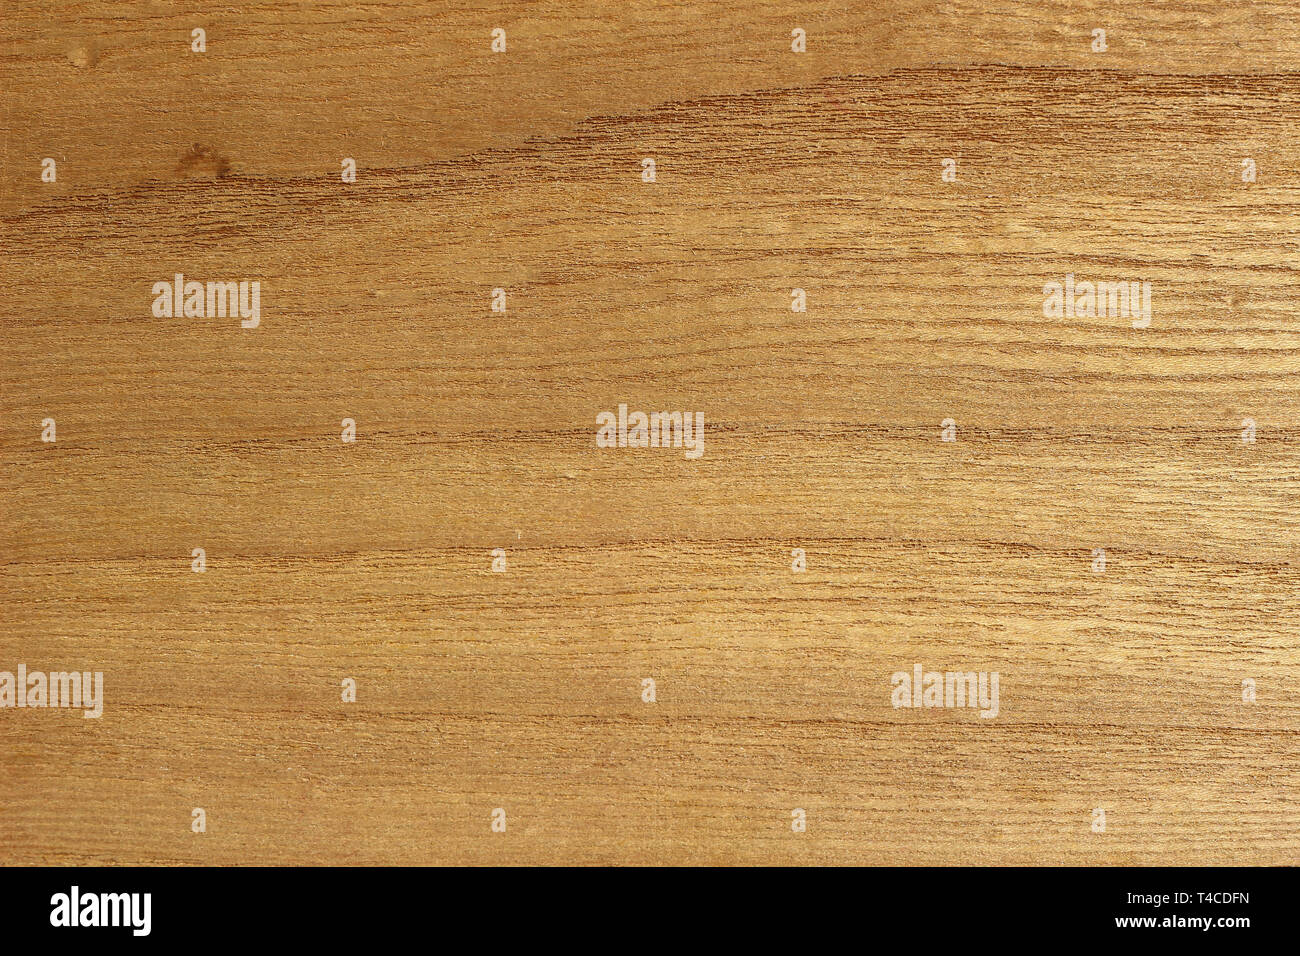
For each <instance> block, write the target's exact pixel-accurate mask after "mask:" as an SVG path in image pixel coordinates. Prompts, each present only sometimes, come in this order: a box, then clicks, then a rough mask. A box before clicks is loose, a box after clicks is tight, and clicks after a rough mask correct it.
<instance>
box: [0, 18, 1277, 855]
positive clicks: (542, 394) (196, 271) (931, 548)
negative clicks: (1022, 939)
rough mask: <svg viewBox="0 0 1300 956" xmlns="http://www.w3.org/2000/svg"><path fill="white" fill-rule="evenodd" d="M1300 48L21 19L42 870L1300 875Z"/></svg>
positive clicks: (10, 777)
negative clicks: (68, 686) (906, 693)
mask: <svg viewBox="0 0 1300 956" xmlns="http://www.w3.org/2000/svg"><path fill="white" fill-rule="evenodd" d="M199 6H201V5H199ZM1298 17H1300V3H1296V2H1277V3H1245V2H1231V3H1226V4H1223V3H1219V4H1200V3H1192V2H1188V0H1181V2H1155V3H1145V4H1141V5H1137V6H1132V7H1131V8H1130V7H1125V8H1124V9H1123V10H1120V9H1118V8H1115V7H1114V6H1113V5H1110V4H1101V3H1088V2H1082V3H1056V2H1049V3H1037V4H1032V5H1026V4H1023V3H1011V2H997V0H994V2H974V0H971V2H966V0H954V2H928V3H927V2H900V3H894V4H885V3H878V2H853V3H847V4H840V5H834V6H832V5H826V4H798V3H795V4H771V3H762V4H760V3H754V2H745V3H717V4H707V5H705V4H701V5H685V4H677V3H666V2H662V0H655V2H649V3H643V4H636V5H629V6H628V7H627V9H624V8H623V6H622V5H613V6H611V5H609V4H605V3H596V2H576V3H572V2H570V3H555V2H543V3H535V4H528V5H518V4H506V3H475V4H470V5H463V4H456V5H453V4H447V3H402V4H392V3H312V4H307V3H300V4H292V3H288V4H287V3H282V2H277V3H239V4H235V5H228V4H227V5H220V6H217V5H213V8H212V10H210V11H206V10H203V9H199V8H198V7H197V6H194V5H187V4H182V3H134V4H121V3H108V2H89V0H88V2H78V3H67V4H61V5H54V6H51V5H49V4H45V3H34V2H31V0H12V2H11V3H9V4H8V6H7V7H6V10H5V11H4V15H3V18H2V19H0V53H2V54H3V56H2V57H0V90H3V92H2V93H0V98H2V103H3V111H2V114H0V115H3V118H4V119H3V121H4V124H5V125H4V129H3V140H4V145H3V150H2V152H0V241H2V242H3V254H2V255H0V270H3V271H2V274H0V276H2V278H3V286H4V289H5V298H4V314H5V319H6V348H5V350H4V353H3V358H2V359H0V378H2V381H3V395H4V415H3V418H2V419H0V530H2V531H3V538H2V539H0V541H2V542H3V544H2V550H0V598H2V599H3V604H4V607H5V609H6V613H5V615H4V616H3V618H2V619H0V671H13V672H16V669H17V667H18V665H20V664H22V665H25V666H26V667H27V668H28V669H29V670H32V671H46V672H52V671H62V670H78V671H92V672H93V671H100V672H102V673H103V675H104V687H105V690H104V703H103V715H102V717H100V718H99V719H83V716H82V714H81V713H80V712H79V711H78V710H76V709H62V708H59V709H56V708H49V707H47V708H24V709H18V708H12V709H10V708H0V862H3V863H8V864H32V863H75V864H91V863H114V864H136V863H140V864H149V863H163V864H254V863H256V864H387V863H416V864H427V863H455V864H487V863H548V864H552V863H566V864H575V863H576V864H595V863H606V864H608V863H619V864H641V863H661V864H663V863H671V864H685V863H689V864H696V863H724V864H733V863H736V864H738V863H773V864H774V863H834V864H840V863H867V864H959V863H960V864H971V863H991V864H1013V863H1070V864H1118V863H1130V864H1205V863H1225V864H1237V863H1258V864H1284V863H1294V862H1296V859H1297V849H1298V848H1300V836H1298V835H1297V834H1298V832H1300V806H1298V805H1297V801H1296V799H1295V794H1296V792H1297V786H1298V785H1300V735H1298V731H1300V719H1298V718H1300V704H1298V703H1297V699H1296V694H1295V688H1296V687H1297V686H1298V684H1300V653H1298V652H1297V634H1298V633H1300V601H1298V600H1297V598H1298V597H1300V564H1298V563H1297V557H1296V556H1297V547H1298V544H1297V543H1298V542H1300V508H1298V507H1297V505H1300V467H1298V466H1297V462H1298V461H1300V438H1298V435H1300V432H1298V431H1297V428H1298V426H1300V377H1298V375H1300V328H1298V326H1297V322H1296V317H1295V310H1296V302H1297V293H1300V273H1298V272H1297V267H1296V256H1297V252H1298V251H1300V250H1298V248H1297V247H1298V246H1300V233H1298V232H1297V224H1298V220H1297V212H1298V211H1300V143H1298V142H1297V140H1296V136H1295V131H1296V130H1297V129H1298V128H1300V79H1298V78H1297V75H1296V74H1295V73H1294V72H1293V70H1294V66H1295V64H1296V63H1297V62H1298V59H1297V58H1298V57H1300V34H1297V33H1296V31H1295V30H1294V26H1293V25H1294V23H1295V22H1296V21H1297V18H1298ZM195 27H202V28H204V29H205V31H206V50H205V51H204V52H202V53H197V52H192V51H191V48H190V43H191V39H190V38H191V30H192V29H193V28H195ZM498 27H499V28H502V29H504V30H505V31H506V37H507V46H506V51H505V52H504V53H493V52H492V51H491V49H490V44H491V31H492V30H493V29H494V28H498ZM795 28H802V29H803V30H805V31H806V35H807V49H806V52H804V53H795V52H793V51H792V49H791V44H792V39H791V31H792V30H793V29H795ZM1098 28H1100V29H1105V30H1106V33H1107V49H1106V51H1105V52H1093V50H1092V46H1093V43H1094V40H1093V35H1092V31H1093V30H1094V29H1098ZM46 157H48V158H51V159H54V160H55V162H56V169H57V179H56V180H55V181H54V182H43V181H42V160H43V159H44V158H46ZM647 157H650V158H653V159H654V160H655V181H654V182H646V181H644V179H643V168H642V160H643V159H644V158H647ZM345 158H352V159H354V160H355V162H356V167H357V176H356V181H355V182H353V183H346V182H344V181H342V176H341V161H342V160H343V159H345ZM1247 158H1249V159H1252V160H1253V161H1254V163H1255V165H1256V169H1257V178H1256V180H1255V181H1253V182H1244V181H1243V172H1244V168H1243V165H1242V161H1243V160H1244V159H1247ZM945 159H953V160H955V164H956V165H955V170H956V181H954V182H945V181H944V179H943V177H942V173H943V162H944V160H945ZM176 273H183V274H184V275H185V276H187V277H189V278H191V279H197V280H199V281H218V280H220V281H225V280H235V281H238V280H256V281H259V282H260V289H261V300H260V308H261V314H260V318H261V321H260V325H258V327H256V328H243V327H241V323H240V321H239V318H238V316H234V317H231V316H224V317H215V316H209V315H204V316H201V317H200V316H190V317H186V316H176V315H173V316H171V317H159V316H156V315H155V314H154V312H153V308H152V306H153V302H154V293H153V291H152V290H153V287H154V284H155V283H157V282H160V281H171V280H172V277H173V275H174V274H176ZM1067 275H1074V276H1075V277H1076V278H1077V279H1078V280H1079V281H1084V280H1092V281H1098V280H1100V281H1108V282H1109V281H1130V280H1131V281H1135V282H1149V283H1150V286H1151V290H1152V291H1151V302H1152V308H1151V322H1150V325H1149V327H1147V328H1134V327H1133V326H1132V323H1131V322H1130V321H1129V319H1128V317H1126V316H1122V315H1121V316H1116V315H1099V316H1088V315H1065V314H1061V315H1059V316H1053V315H1048V314H1045V313H1046V312H1047V311H1050V310H1045V308H1044V300H1045V294H1044V287H1045V285H1046V284H1048V283H1051V282H1053V281H1056V282H1062V283H1064V281H1065V277H1066V276H1067ZM497 288H501V289H504V290H505V292H506V300H505V301H506V311H505V312H504V313H501V312H493V311H492V308H491V306H492V296H493V290H494V289H497ZM793 289H802V290H804V292H805V294H806V303H807V309H806V311H805V312H794V311H792V309H791V303H792V290H793ZM620 404H626V405H628V406H629V407H630V408H631V409H633V410H637V409H640V410H644V411H647V412H649V411H660V410H690V411H694V410H698V411H699V412H700V414H701V415H702V416H703V421H704V452H703V454H702V456H700V457H699V458H696V459H691V458H688V457H687V456H686V455H685V454H684V452H683V451H682V450H681V449H654V448H646V449H640V448H599V447H597V442H596V435H597V427H596V422H597V416H598V415H599V414H600V413H601V412H604V411H615V410H617V408H618V406H619V405H620ZM346 418H350V419H353V420H354V421H355V423H356V441H355V442H352V443H344V442H343V441H342V440H341V433H342V420H343V419H346ZM46 419H54V420H55V421H56V424H57V427H56V440H55V441H53V442H48V441H43V440H42V433H43V430H44V429H43V424H42V423H43V422H44V420H46ZM946 419H952V420H953V422H954V423H955V429H956V431H955V439H956V440H955V441H944V440H942V434H941V433H942V432H943V426H942V423H943V422H944V420H946ZM1245 419H1251V420H1253V422H1254V423H1255V430H1254V436H1253V437H1254V440H1253V441H1246V440H1244V438H1245V435H1246V428H1247V426H1246V425H1245V424H1244V420H1245ZM196 548H202V549H204V552H205V559H206V569H205V570H204V572H203V573H201V574H199V573H194V571H193V570H192V566H191V562H192V560H193V558H192V553H193V550H194V549H196ZM497 548H500V549H504V552H505V561H506V570H505V571H504V573H494V572H493V571H492V570H491V567H492V562H493V556H492V551H493V549H497ZM795 549H802V550H803V551H804V552H805V554H806V566H807V569H806V571H803V572H802V573H796V572H795V571H794V570H793V569H792V565H793V563H794V558H793V557H792V552H793V551H794V550H795ZM1097 549H1101V550H1104V551H1105V555H1106V563H1105V570H1104V572H1099V571H1098V570H1097V564H1096V558H1095V556H1094V555H1095V552H1096V550H1097ZM918 664H919V665H921V666H922V667H923V668H924V670H926V671H940V672H943V671H957V672H968V671H970V672H985V673H992V672H997V673H998V674H999V677H1000V701H999V708H998V713H997V716H995V717H992V718H982V717H981V716H980V715H979V711H978V710H977V709H974V708H970V707H951V708H950V707H933V708H931V707H921V708H912V707H895V706H893V704H894V702H895V701H893V700H892V694H893V691H892V687H893V680H892V677H893V675H894V674H896V673H900V672H902V673H908V674H910V673H911V672H912V670H913V667H914V666H915V665H918ZM647 678H648V679H652V680H653V681H654V682H655V700H654V702H652V703H651V702H646V701H645V700H643V681H644V680H645V679H647ZM345 679H352V680H354V681H355V682H356V687H357V692H356V700H355V702H345V701H343V700H342V696H343V694H342V692H341V684H342V682H343V681H344V680H345ZM1243 681H1251V682H1254V688H1255V699H1254V700H1253V701H1250V700H1246V699H1243V698H1244V697H1248V696H1249V694H1248V693H1246V692H1245V691H1243ZM195 808H202V809H203V810H204V813H205V817H206V830H205V831H204V832H194V827H193V825H192V821H193V810H194V809H195ZM498 808H500V809H502V810H504V811H505V818H506V821H507V825H506V828H505V830H504V832H497V831H496V830H494V828H493V825H492V824H493V813H494V811H495V810H497V809H498ZM796 809H799V810H803V811H804V812H805V818H806V831H804V832H798V831H797V830H796V829H795V827H794V826H792V822H793V819H794V817H793V816H792V813H793V811H794V810H796ZM1098 810H1104V812H1105V828H1104V830H1102V829H1100V828H1099V827H1098V825H1097V824H1098V820H1099V817H1098V815H1097V813H1096V811H1098Z"/></svg>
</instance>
